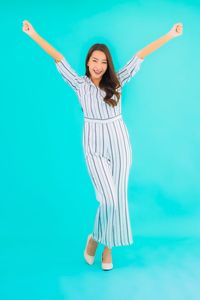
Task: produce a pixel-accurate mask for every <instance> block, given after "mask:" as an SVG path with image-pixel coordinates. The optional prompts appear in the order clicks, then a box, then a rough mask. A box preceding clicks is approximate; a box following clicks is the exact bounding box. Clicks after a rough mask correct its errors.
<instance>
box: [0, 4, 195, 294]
mask: <svg viewBox="0 0 200 300" xmlns="http://www.w3.org/2000/svg"><path fill="white" fill-rule="evenodd" d="M0 8H1V9H0V19H1V26H0V31H1V50H0V51H1V102H0V105H1V108H0V139H1V147H0V170H1V171H0V186H1V188H0V198H1V209H0V243H1V244H0V249H1V250H0V251H1V252H0V254H1V256H0V263H1V264H0V265H1V272H0V278H1V287H0V295H1V294H2V297H1V299H6V300H8V299H9V300H10V299H27V298H28V299H37V300H39V299H45V300H46V299H48V300H50V299H54V300H55V299H83V298H84V299H92V298H93V297H94V295H95V298H96V299H108V298H109V297H112V296H114V297H115V298H116V299H121V296H120V290H122V291H123V298H124V300H125V299H130V297H131V296H130V295H131V293H132V299H136V300H138V299H141V300H143V299H147V297H148V299H152V300H156V299H160V297H161V295H162V299H167V300H169V299H176V300H177V299H181V300H182V299H192V300H193V299H198V295H197V292H198V282H199V279H200V274H199V267H200V263H199V260H198V251H199V250H200V243H199V236H200V221H199V219H200V218H199V217H200V201H199V199H200V176H199V170H200V160H199V153H200V130H199V128H200V117H199V116H200V114H199V112H200V102H199V99H200V89H199V68H200V60H199V50H200V47H199V46H200V44H199V34H200V26H199V25H200V4H199V3H198V1H176V3H174V1H156V0H155V1H117V0H113V1H109V2H107V1H104V0H102V1H101V2H93V1H89V0H87V1H84V2H82V1H74V2H71V3H68V2H67V1H64V0H63V1H61V0H57V1H50V2H49V1H42V2H41V1H29V2H25V1H22V0H20V1H18V2H17V3H16V2H14V0H13V1H8V2H6V1H1V4H0ZM23 20H29V21H30V22H31V23H32V25H33V26H34V28H35V29H36V31H37V32H38V33H39V34H40V35H41V36H42V37H44V38H45V39H46V40H47V41H48V42H49V43H51V44H52V45H53V46H54V47H55V48H56V49H57V50H58V51H60V52H61V53H62V54H63V55H64V56H65V57H66V59H67V60H68V62H69V63H70V64H71V66H72V67H73V68H74V69H75V70H76V71H77V73H79V74H80V75H84V73H85V57H86V54H87V51H88V49H89V47H90V46H91V45H92V44H94V43H97V42H100V43H105V44H107V46H108V47H109V49H110V51H111V54H112V57H113V61H114V65H115V69H116V70H118V69H119V68H120V67H122V66H123V65H124V64H125V63H126V62H127V61H128V60H129V59H130V58H131V57H132V55H134V54H135V53H136V52H137V51H139V50H140V49H142V48H143V47H145V46H146V45H147V44H149V43H151V42H152V41H154V40H156V39H157V38H159V37H161V36H162V35H164V34H165V33H167V32H168V31H169V30H170V29H171V27H172V26H173V24H175V23H177V22H182V23H183V25H184V34H183V35H182V36H181V37H178V38H175V39H173V40H171V41H169V42H168V43H167V44H165V45H164V46H163V47H161V48H159V49H157V50H156V51H155V52H154V53H151V54H150V55H149V56H147V57H145V60H144V62H143V63H142V65H141V68H140V71H139V72H138V73H137V74H136V76H135V77H134V78H133V79H132V80H131V81H130V82H129V83H128V84H127V85H126V86H125V87H124V90H123V96H122V114H123V117H124V120H125V122H126V125H127V127H128V130H129V133H130V138H131V143H132V147H133V165H132V169H131V174H130V179H129V191H128V192H129V208H130V216H131V222H132V227H133V235H134V236H133V237H134V240H135V244H134V245H133V246H131V247H119V248H115V249H113V261H114V267H115V269H114V270H113V271H112V272H110V273H109V272H108V273H106V274H105V272H102V271H101V270H100V255H99V257H98V258H97V263H96V265H95V266H93V269H92V268H90V267H89V266H87V265H86V264H85V262H84V261H83V257H82V252H83V250H84V247H85V242H86V237H87V234H88V233H89V232H91V230H92V228H93V224H94V218H95V214H96V209H97V207H98V202H97V201H96V199H95V192H94V190H93V186H92V183H91V181H90V178H89V176H88V172H87V168H86V164H85V161H84V155H83V149H82V130H83V114H82V111H81V108H80V106H79V102H78V99H77V97H76V94H75V93H74V91H73V90H72V89H71V88H70V87H69V86H68V85H67V84H66V83H65V82H64V81H63V80H62V78H61V76H60V74H59V73H58V72H57V70H56V67H55V64H54V60H53V59H52V58H51V57H49V56H48V55H47V54H46V53H45V52H44V51H43V50H42V49H41V48H40V47H39V46H38V45H37V44H36V43H35V42H34V41H33V40H31V39H30V38H29V37H28V36H27V35H26V34H25V33H24V32H23V31H22V22H23ZM100 249H101V246H100ZM98 251H99V249H98ZM152 274H153V277H152ZM99 278H101V281H100V283H99ZM125 278H127V279H128V280H125ZM116 282H119V284H117V287H116ZM158 282H159V286H160V290H159V288H158ZM11 287H12V288H11ZM95 287H96V289H95ZM144 287H145V289H144ZM93 289H94V290H93ZM99 289H100V291H101V293H98V294H96V293H97V292H96V291H97V290H99ZM163 291H164V292H163ZM93 293H94V294H93ZM98 297H99V298H98ZM117 297H119V298H117ZM165 297H166V298H165Z"/></svg>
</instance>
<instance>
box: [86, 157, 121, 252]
mask: <svg viewBox="0 0 200 300" xmlns="http://www.w3.org/2000/svg"><path fill="white" fill-rule="evenodd" d="M86 160H87V165H88V168H89V172H90V175H91V178H92V181H93V184H94V187H95V191H96V198H97V200H98V201H99V203H100V204H99V207H98V209H97V213H96V218H95V224H94V230H93V238H94V240H96V241H98V242H100V243H102V244H104V245H106V246H107V247H109V248H112V246H113V243H114V241H113V239H114V235H115V230H116V227H115V223H116V222H115V218H116V207H117V195H116V187H115V184H114V181H113V177H112V174H111V170H110V167H109V164H108V161H107V159H106V158H105V157H103V156H100V155H98V154H89V155H87V156H86Z"/></svg>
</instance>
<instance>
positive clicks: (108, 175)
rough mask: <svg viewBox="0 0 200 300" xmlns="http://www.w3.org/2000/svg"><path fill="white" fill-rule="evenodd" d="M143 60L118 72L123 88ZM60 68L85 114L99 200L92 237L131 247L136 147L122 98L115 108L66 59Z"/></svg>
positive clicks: (86, 144)
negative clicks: (130, 182) (130, 183)
mask: <svg viewBox="0 0 200 300" xmlns="http://www.w3.org/2000/svg"><path fill="white" fill-rule="evenodd" d="M143 60H144V59H141V58H139V57H137V56H136V55H134V56H133V57H132V58H131V59H130V60H129V61H128V62H127V64H126V65H125V66H124V67H123V68H122V69H120V70H119V71H118V72H117V73H116V75H117V77H118V79H119V81H120V84H121V87H123V86H124V84H125V83H127V82H128V81H129V80H130V79H131V78H132V77H133V76H134V75H135V74H136V73H137V72H138V71H139V69H140V65H141V63H142V62H143ZM56 67H57V69H58V71H59V72H60V74H61V75H62V77H63V79H64V80H65V81H66V82H67V83H68V84H69V85H70V86H71V87H72V88H73V90H74V91H75V92H76V93H77V96H78V99H79V102H80V105H81V107H82V110H83V113H84V130H83V150H84V155H85V160H86V164H87V168H88V172H89V175H90V178H91V180H92V183H93V185H94V189H95V193H96V199H97V201H99V206H98V209H97V213H96V218H95V222H94V228H93V231H92V237H93V239H94V240H96V241H97V242H99V243H101V244H103V245H105V246H107V247H109V248H112V247H113V246H126V245H130V244H132V243H133V237H132V230H131V223H130V216H129V209H128V197H127V191H128V177H129V171H130V167H131V164H132V148H131V143H130V139H129V134H128V130H127V127H126V125H125V123H124V121H123V118H122V115H121V98H120V101H119V102H118V104H117V106H115V107H112V106H110V105H108V104H107V103H105V101H104V100H103V98H104V96H105V92H104V91H103V90H101V89H100V88H99V87H97V86H96V85H95V84H94V83H93V82H92V81H91V79H90V78H89V77H87V76H86V75H85V76H79V75H78V74H77V73H76V72H75V71H74V70H73V69H72V67H71V66H70V65H69V63H68V62H67V60H66V59H65V58H63V59H62V60H61V61H59V62H56ZM121 87H120V88H119V89H118V91H119V92H120V93H121Z"/></svg>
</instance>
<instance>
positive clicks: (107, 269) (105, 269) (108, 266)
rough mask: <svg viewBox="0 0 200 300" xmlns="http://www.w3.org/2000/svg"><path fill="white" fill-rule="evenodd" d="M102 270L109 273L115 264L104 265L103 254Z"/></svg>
mask: <svg viewBox="0 0 200 300" xmlns="http://www.w3.org/2000/svg"><path fill="white" fill-rule="evenodd" d="M101 268H102V270H104V271H109V270H112V269H113V264H112V263H104V262H103V254H102V262H101Z"/></svg>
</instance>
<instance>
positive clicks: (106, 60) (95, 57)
mask: <svg viewBox="0 0 200 300" xmlns="http://www.w3.org/2000/svg"><path fill="white" fill-rule="evenodd" d="M93 58H94V59H96V60H99V59H98V58H97V57H94V56H93ZM102 61H107V59H102Z"/></svg>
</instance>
